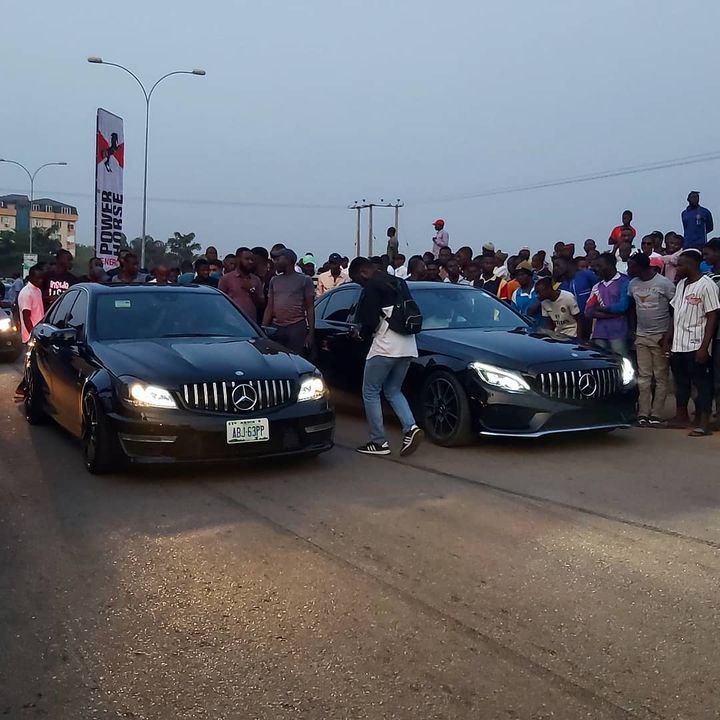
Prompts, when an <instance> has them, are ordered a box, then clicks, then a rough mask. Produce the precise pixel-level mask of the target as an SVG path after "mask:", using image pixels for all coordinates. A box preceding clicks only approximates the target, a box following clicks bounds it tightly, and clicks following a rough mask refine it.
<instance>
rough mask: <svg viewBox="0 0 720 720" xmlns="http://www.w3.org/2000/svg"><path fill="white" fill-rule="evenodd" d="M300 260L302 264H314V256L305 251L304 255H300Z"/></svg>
mask: <svg viewBox="0 0 720 720" xmlns="http://www.w3.org/2000/svg"><path fill="white" fill-rule="evenodd" d="M301 262H302V263H303V264H304V265H308V264H310V263H312V264H313V265H314V264H315V256H314V255H313V254H312V253H307V254H306V255H303V256H302V261H301Z"/></svg>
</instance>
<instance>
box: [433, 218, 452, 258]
mask: <svg viewBox="0 0 720 720" xmlns="http://www.w3.org/2000/svg"><path fill="white" fill-rule="evenodd" d="M433 225H434V226H435V234H434V235H433V238H432V242H433V249H432V252H433V255H434V256H435V257H437V256H438V255H439V254H440V250H441V249H442V248H444V247H447V246H448V245H449V244H450V235H449V234H448V231H447V230H446V229H445V221H444V220H443V219H442V218H438V219H437V220H436V221H435V222H434V223H433Z"/></svg>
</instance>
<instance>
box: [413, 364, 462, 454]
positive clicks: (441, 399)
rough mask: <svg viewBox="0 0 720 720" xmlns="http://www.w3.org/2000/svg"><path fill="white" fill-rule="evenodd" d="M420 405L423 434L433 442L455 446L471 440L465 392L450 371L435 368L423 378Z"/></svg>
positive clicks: (445, 445)
mask: <svg viewBox="0 0 720 720" xmlns="http://www.w3.org/2000/svg"><path fill="white" fill-rule="evenodd" d="M420 408H421V419H422V423H423V429H424V430H425V434H426V435H427V437H428V438H429V439H430V441H431V442H433V443H435V444H436V445H442V446H444V447H459V446H461V445H469V444H470V443H471V442H472V441H473V440H474V439H475V434H474V432H473V427H472V415H471V412H470V402H469V400H468V396H467V392H466V391H465V388H464V387H463V386H462V383H460V381H459V380H458V379H457V378H456V377H455V375H453V374H452V373H450V372H447V371H445V370H438V371H437V372H434V373H432V374H431V375H429V376H428V377H427V378H425V382H424V383H423V386H422V390H421V397H420Z"/></svg>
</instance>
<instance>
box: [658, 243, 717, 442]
mask: <svg viewBox="0 0 720 720" xmlns="http://www.w3.org/2000/svg"><path fill="white" fill-rule="evenodd" d="M702 259H703V256H702V253H701V252H700V250H697V249H695V248H690V249H688V250H685V251H684V252H682V253H681V254H680V257H679V258H678V264H677V272H676V274H675V277H676V278H680V281H679V282H678V284H677V288H676V290H675V297H673V299H672V301H671V302H670V305H672V308H673V310H674V313H673V329H672V333H670V335H671V338H670V337H668V338H666V342H665V345H666V347H667V346H668V345H669V346H670V349H671V351H672V355H671V356H670V367H671V368H672V372H673V378H674V380H675V402H676V405H677V410H676V413H675V417H674V418H673V420H672V421H671V423H670V426H671V427H681V428H687V427H688V426H689V424H690V419H689V415H688V403H689V401H690V395H691V392H692V389H693V388H694V389H695V393H696V395H695V420H694V423H693V428H692V430H691V431H690V435H691V436H692V437H703V436H705V435H710V434H711V431H710V412H711V410H712V400H713V387H712V362H711V360H710V348H711V346H712V342H713V339H714V337H715V331H716V330H717V325H718V314H719V313H720V293H718V287H717V285H716V284H715V283H714V282H713V281H712V279H711V278H709V277H708V276H707V275H703V273H702V272H701V270H700V263H701V262H702ZM671 339H672V343H671V344H670V341H671Z"/></svg>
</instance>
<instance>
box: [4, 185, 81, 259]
mask: <svg viewBox="0 0 720 720" xmlns="http://www.w3.org/2000/svg"><path fill="white" fill-rule="evenodd" d="M29 205H30V198H28V196H27V195H0V231H2V230H18V231H25V232H27V229H28V225H31V226H32V227H37V228H49V227H52V226H53V225H56V226H57V231H56V232H55V237H56V238H57V239H58V240H60V243H61V244H62V246H63V248H64V249H65V250H69V251H70V252H71V253H72V254H73V255H74V254H75V227H76V225H77V221H78V211H77V208H76V207H74V206H73V205H66V204H65V203H61V202H58V201H57V200H51V199H50V198H36V199H35V200H33V203H32V209H31V210H30V212H28V210H29Z"/></svg>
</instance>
